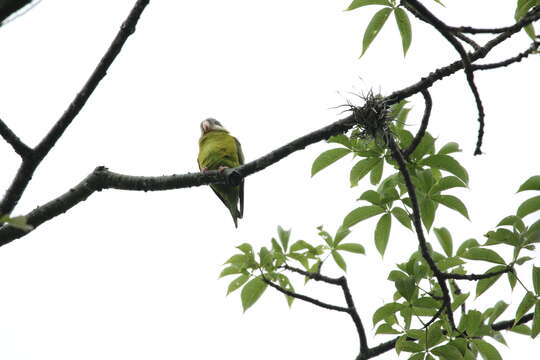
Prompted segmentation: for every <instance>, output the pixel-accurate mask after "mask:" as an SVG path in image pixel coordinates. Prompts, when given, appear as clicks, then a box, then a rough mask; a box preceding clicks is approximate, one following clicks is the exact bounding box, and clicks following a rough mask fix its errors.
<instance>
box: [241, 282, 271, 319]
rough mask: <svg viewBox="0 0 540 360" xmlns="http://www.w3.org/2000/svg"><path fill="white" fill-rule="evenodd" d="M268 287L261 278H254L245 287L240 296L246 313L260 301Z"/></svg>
mask: <svg viewBox="0 0 540 360" xmlns="http://www.w3.org/2000/svg"><path fill="white" fill-rule="evenodd" d="M267 286H268V285H267V284H266V283H265V282H264V281H263V280H262V279H261V278H260V277H256V278H253V279H251V280H250V281H249V282H248V283H247V284H246V285H244V287H243V288H242V292H241V294H240V298H241V299H242V307H243V309H244V312H245V311H246V310H247V309H249V308H250V307H251V306H252V305H253V304H255V303H256V302H257V300H259V298H260V297H261V295H262V294H263V293H264V290H266V287H267Z"/></svg>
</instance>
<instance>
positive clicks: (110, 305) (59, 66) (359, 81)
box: [0, 0, 540, 360]
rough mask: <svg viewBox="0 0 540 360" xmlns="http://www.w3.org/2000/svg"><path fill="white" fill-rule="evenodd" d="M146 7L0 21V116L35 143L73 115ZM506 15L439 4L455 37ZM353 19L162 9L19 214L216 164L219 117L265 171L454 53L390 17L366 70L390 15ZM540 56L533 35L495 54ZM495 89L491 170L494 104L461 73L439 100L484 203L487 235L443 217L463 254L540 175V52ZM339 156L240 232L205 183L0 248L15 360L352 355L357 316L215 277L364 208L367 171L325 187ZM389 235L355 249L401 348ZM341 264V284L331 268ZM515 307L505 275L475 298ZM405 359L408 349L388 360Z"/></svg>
mask: <svg viewBox="0 0 540 360" xmlns="http://www.w3.org/2000/svg"><path fill="white" fill-rule="evenodd" d="M134 3H135V1H134V0H115V1H107V0H94V1H83V0H56V1H52V0H49V1H47V0H45V1H42V2H41V3H40V4H39V5H38V6H36V7H35V8H34V9H33V10H32V11H30V12H28V13H27V14H26V15H24V16H22V17H20V18H18V19H16V20H15V21H13V22H12V23H10V24H8V25H6V26H5V27H2V28H0V46H1V48H2V60H1V62H0V63H1V64H2V66H0V78H1V79H2V81H1V82H0V118H2V119H3V120H4V121H5V122H6V123H7V124H8V125H10V126H11V127H12V129H13V130H14V131H15V132H16V133H17V134H18V135H19V136H20V137H21V138H22V139H23V140H24V141H25V142H27V143H28V144H30V145H34V144H36V143H37V142H38V141H39V140H40V139H41V137H42V136H43V135H44V133H45V132H46V131H48V129H49V128H50V126H51V125H52V124H53V123H54V122H55V121H56V120H57V119H58V118H59V116H60V115H61V114H62V112H63V111H64V110H65V108H66V107H67V105H68V104H69V102H70V101H71V100H72V98H73V97H74V95H75V94H76V92H77V91H78V90H79V89H80V87H81V86H82V84H83V83H84V81H85V80H86V78H87V77H88V75H89V73H90V72H91V71H92V70H93V68H94V67H95V65H96V64H97V62H98V60H99V59H100V57H101V56H102V54H103V53H104V51H105V49H106V48H107V47H108V46H109V44H110V41H111V40H112V38H113V37H114V35H115V34H116V31H117V29H118V27H119V25H120V24H121V22H122V21H123V20H124V18H125V17H126V15H127V14H128V12H129V10H130V8H131V7H132V5H133V4H134ZM424 3H426V4H427V5H431V4H430V2H429V1H424ZM494 3H495V2H493V1H487V0H482V1H480V0H478V1H474V2H471V1H467V0H459V1H458V0H456V1H447V5H448V8H447V9H443V8H442V7H440V6H437V5H436V4H435V5H433V6H431V8H432V9H434V10H435V11H436V13H437V14H438V15H440V16H441V17H442V18H443V19H445V20H447V22H448V23H449V24H453V25H475V26H479V27H481V26H501V25H508V24H510V23H511V22H512V20H513V16H512V15H513V11H514V3H515V2H514V1H498V2H496V5H494ZM347 6H348V2H346V1H308V0H296V1H273V2H267V1H266V2H260V1H253V0H251V1H247V0H245V1H239V0H236V1H214V0H208V1H204V2H203V1H198V2H195V1H189V2H188V1H152V2H151V3H150V5H149V6H148V8H147V10H146V11H145V12H144V13H143V16H142V19H141V21H140V23H139V25H138V29H137V32H136V33H135V34H134V36H133V37H131V38H130V39H129V40H128V43H127V45H126V47H125V49H124V50H123V52H122V53H121V54H120V56H119V57H118V59H117V61H116V62H115V63H114V64H113V66H112V67H111V69H110V71H109V74H108V76H107V77H106V78H105V79H104V81H103V82H102V84H101V85H100V86H99V88H98V89H97V91H96V92H95V94H94V95H93V96H92V97H91V99H90V101H89V102H88V104H87V106H86V107H85V108H84V109H83V111H82V112H81V114H80V115H79V116H78V117H77V118H76V120H75V121H74V123H73V124H72V126H71V127H70V128H69V129H68V131H67V132H66V133H65V135H64V137H63V138H62V139H61V140H60V141H59V142H58V144H57V146H56V147H55V148H54V150H53V151H52V152H51V153H50V154H49V156H48V157H47V158H46V160H45V161H44V162H43V163H42V165H41V166H40V168H39V169H38V171H37V172H36V174H35V176H34V179H33V180H32V182H31V184H30V186H29V188H28V191H27V192H26V193H25V195H24V197H23V199H22V200H21V202H20V204H19V206H18V207H17V209H16V211H15V214H21V213H26V212H28V211H30V210H32V209H33V208H34V207H35V206H37V205H39V204H43V203H44V202H47V201H49V200H50V199H52V198H53V197H56V196H58V195H59V194H61V193H63V192H64V191H66V190H67V189H68V188H69V187H70V186H73V185H75V184H77V183H78V182H79V181H80V180H81V179H82V178H83V177H84V176H86V175H87V174H88V173H89V172H90V171H92V170H93V169H94V168H95V167H96V166H97V165H105V166H107V167H109V168H110V169H111V170H113V171H117V172H121V173H127V174H133V175H162V174H173V173H185V172H193V171H197V165H196V160H195V159H196V156H197V151H198V147H197V140H198V137H199V122H200V121H201V120H203V119H204V118H206V117H209V116H212V117H215V118H217V119H218V120H220V121H221V122H222V123H223V124H224V125H225V126H226V127H227V128H228V129H229V130H230V131H231V133H232V134H233V135H235V136H236V137H237V138H238V139H240V141H241V142H242V145H243V149H244V153H245V156H246V159H247V160H251V159H254V158H257V157H259V156H261V155H263V154H265V153H267V152H269V151H271V150H273V149H275V148H277V147H278V146H281V145H283V144H284V143H285V142H287V141H290V140H292V139H294V138H296V137H298V136H301V135H303V134H305V133H307V132H309V131H312V130H315V129H318V128H320V127H322V126H324V125H327V124H329V123H331V122H333V121H335V120H337V119H338V118H339V115H338V113H337V111H336V110H333V109H331V108H332V107H334V106H337V105H340V104H342V103H344V102H345V101H346V100H347V99H351V100H354V99H355V97H354V96H353V95H350V92H362V91H363V92H366V91H368V90H369V89H375V90H380V91H381V92H382V93H383V94H387V93H390V92H392V91H394V90H396V89H400V88H402V87H404V86H408V85H410V84H412V83H413V82H416V81H417V80H418V79H419V78H420V77H422V76H426V75H427V74H428V73H429V72H431V71H433V70H434V69H435V68H437V67H440V66H442V65H446V64H448V63H449V62H451V61H453V60H455V59H457V56H456V54H455V52H454V50H453V49H452V48H451V46H450V45H448V44H447V43H445V42H444V41H443V40H441V36H440V35H439V34H438V33H436V32H435V31H434V30H432V29H430V28H428V27H427V26H425V25H423V24H420V23H418V21H414V20H413V30H414V35H413V43H412V46H411V48H410V51H409V55H408V56H407V58H406V59H405V60H404V59H403V55H402V51H401V44H400V42H399V39H398V38H397V30H396V27H395V24H394V21H393V19H392V18H390V19H389V23H388V24H387V26H386V28H385V29H383V31H382V32H381V34H380V35H379V38H378V39H376V41H375V43H374V44H373V47H372V48H370V49H369V51H368V52H367V54H366V55H365V56H364V57H363V58H362V59H358V55H359V54H360V52H361V40H362V35H363V31H364V29H365V27H366V25H367V23H368V21H369V19H370V17H371V16H372V14H373V13H374V11H375V7H373V9H364V10H362V11H354V12H343V9H345V8H346V7H347ZM528 45H529V39H528V38H527V37H526V36H525V35H524V34H519V35H517V36H515V37H514V38H513V39H512V41H510V42H509V43H508V45H504V46H503V47H504V49H505V50H498V51H496V52H494V54H493V57H492V58H491V59H492V60H500V59H504V58H506V57H509V56H512V55H515V54H516V53H517V52H519V51H522V50H524V49H525V48H527V47H528ZM476 77H477V83H478V87H479V89H480V92H481V96H482V98H483V100H484V104H485V108H486V123H487V125H486V137H485V145H484V148H483V149H484V151H485V155H483V156H480V157H473V156H472V153H473V150H474V143H475V141H476V133H477V122H476V109H475V107H474V100H473V98H472V95H471V94H470V91H469V90H468V89H467V88H466V86H465V81H464V75H463V74H461V73H460V74H457V75H455V76H453V77H451V78H449V79H448V80H447V81H443V82H439V83H437V84H436V85H435V86H434V87H433V90H432V96H433V101H434V106H433V117H432V120H431V123H430V128H429V131H430V132H431V133H432V134H433V135H434V136H439V138H440V142H446V141H458V142H459V143H460V144H461V146H462V148H463V149H464V152H463V153H462V154H460V155H458V157H459V160H460V161H462V162H463V163H464V164H465V165H466V167H467V168H468V169H469V173H470V176H471V181H470V185H471V186H470V191H466V190H462V191H456V192H454V194H457V195H459V196H460V197H462V198H463V199H465V200H466V201H467V205H468V208H469V213H470V214H471V219H472V223H469V222H467V221H466V220H464V219H463V218H462V217H460V216H459V215H456V214H454V213H452V212H445V211H444V210H442V211H441V217H440V218H439V219H438V220H437V221H436V223H435V226H446V227H448V228H449V229H450V230H451V232H452V234H453V236H454V239H455V241H463V240H465V239H467V238H470V237H476V238H477V239H478V240H483V239H482V234H484V233H485V232H487V231H488V230H491V229H492V228H493V227H494V226H495V225H496V223H497V222H498V221H499V220H500V219H501V218H502V217H504V216H506V215H508V214H511V213H513V212H514V211H515V209H516V206H517V205H518V204H519V203H520V201H523V200H524V199H526V198H527V196H528V195H529V196H530V194H519V195H515V194H514V193H515V191H516V190H517V187H518V186H519V184H521V183H522V182H523V181H524V180H525V179H527V178H528V177H529V176H531V175H535V174H540V163H539V162H538V145H537V139H538V134H539V131H540V126H539V125H538V111H537V110H536V104H537V101H538V98H537V94H538V91H537V90H538V89H537V87H538V81H537V80H538V58H533V59H528V60H526V61H524V62H523V63H520V64H517V65H514V66H512V68H511V69H508V70H504V69H503V70H496V71H492V72H489V73H477V74H476ZM535 85H536V87H535ZM413 100H414V102H413V105H414V106H415V108H414V110H413V112H412V115H411V118H410V119H411V120H410V122H411V123H413V124H418V123H419V119H420V116H421V113H422V110H423V105H422V101H421V98H419V97H415V98H414V99H413ZM328 148H330V146H329V145H326V144H318V145H315V146H312V147H310V148H308V149H306V150H304V151H301V152H297V153H295V154H293V155H292V156H290V157H288V158H286V159H285V160H283V161H282V162H280V163H278V164H276V165H274V166H272V167H271V168H269V169H267V170H265V171H264V172H261V173H258V174H255V175H253V176H251V177H249V178H248V179H247V181H246V206H245V217H244V219H243V220H241V222H240V225H239V228H238V229H237V230H235V229H234V226H233V224H232V221H231V219H230V216H229V214H228V212H227V210H226V209H225V208H224V207H223V206H222V204H221V203H220V202H219V200H218V199H217V198H216V197H215V195H214V194H213V193H212V192H211V191H210V189H208V188H207V187H200V188H193V189H183V190H177V191H169V192H161V193H136V192H120V191H104V192H102V193H99V194H95V195H93V196H92V197H91V198H90V199H89V200H88V201H86V202H85V203H82V204H79V205H78V206H77V207H76V208H74V209H72V210H71V211H69V212H68V213H67V214H64V215H62V216H59V217H57V218H56V219H54V220H53V221H50V222H48V223H46V224H44V225H43V226H42V227H40V228H39V229H37V230H36V231H35V232H34V233H32V234H30V235H28V236H26V237H25V238H23V239H20V240H17V241H15V242H13V243H12V244H10V245H8V246H5V247H3V248H1V249H0V274H1V275H0V358H2V359H10V360H38V359H39V360H48V359H55V360H64V359H66V360H67V359H70V360H71V359H78V360H85V359H102V360H108V359H131V360H137V359H150V358H151V359H160V360H167V359H179V358H186V357H188V358H193V359H198V358H216V357H219V358H222V359H230V358H235V359H253V358H257V359H261V360H266V359H275V358H281V359H300V358H306V359H328V358H333V359H352V358H354V356H355V355H356V352H357V349H358V343H357V335H356V333H355V331H354V327H353V324H352V322H351V321H350V319H349V318H348V317H347V316H345V315H343V314H339V313H334V312H330V311H325V310H322V309H318V308H315V307H313V306H312V305H310V304H305V303H300V302H295V304H294V305H293V307H292V309H288V308H287V306H286V303H285V301H284V299H283V296H282V295H281V294H277V293H275V292H274V291H272V289H268V290H267V292H266V293H265V294H264V296H263V298H262V299H261V300H260V302H259V303H257V304H256V305H255V306H254V307H253V308H252V309H250V310H249V311H248V312H247V313H245V314H243V313H242V309H241V305H240V300H239V293H234V294H232V295H230V296H229V297H225V290H226V287H227V285H228V282H229V280H230V279H226V280H220V281H218V280H217V276H218V274H219V272H220V270H221V266H220V264H222V263H223V262H224V261H225V260H226V259H227V258H228V257H229V256H230V255H232V254H233V253H234V247H235V246H237V245H239V244H241V243H242V242H246V241H248V242H251V243H253V244H254V245H256V246H263V245H267V244H269V240H270V238H271V237H272V236H275V229H276V226H277V225H282V226H283V227H285V228H290V227H292V228H293V233H292V238H293V239H294V240H297V239H300V238H302V239H309V240H313V239H314V238H315V236H316V230H315V227H316V226H318V225H321V224H324V225H325V227H326V228H327V229H328V230H329V231H331V232H334V231H335V229H336V228H337V226H338V225H339V224H340V223H341V221H342V219H343V217H344V216H345V215H346V214H347V213H348V212H349V211H350V210H352V209H353V208H354V207H355V206H358V205H357V204H356V202H355V199H356V198H357V197H358V196H359V194H360V193H361V192H363V191H364V190H366V189H368V188H369V184H368V183H366V182H362V183H361V184H360V185H359V187H357V188H353V189H350V188H349V184H348V171H349V170H350V167H351V166H352V164H353V162H352V160H351V159H349V158H347V159H345V160H341V161H340V163H338V164H339V165H338V164H336V165H333V166H332V167H331V168H329V169H327V170H326V171H324V172H322V173H320V174H319V175H317V176H316V177H314V178H313V179H311V178H310V176H309V170H310V167H311V163H312V161H313V159H315V157H316V156H317V155H318V154H319V153H320V152H321V151H323V150H326V149H328ZM0 156H1V157H0V159H1V160H2V175H1V176H0V188H5V187H6V186H7V185H8V184H9V182H10V181H11V178H12V176H13V174H14V172H15V171H16V169H17V166H18V158H17V156H16V155H15V154H13V153H12V152H11V149H10V148H9V146H7V145H6V144H5V143H4V142H1V141H0ZM531 217H533V216H531ZM530 222H532V221H530ZM374 224H375V222H374V221H371V222H366V224H363V225H359V226H357V227H355V228H354V232H353V234H352V235H350V238H351V240H354V241H358V242H360V243H362V244H364V246H366V249H367V252H368V256H359V255H354V256H349V257H347V260H348V265H349V272H348V277H349V282H350V285H351V288H352V291H353V296H354V297H355V300H356V303H357V307H358V308H359V312H360V315H361V316H362V319H363V320H364V323H365V325H366V328H367V330H368V332H369V344H370V345H371V346H374V345H375V344H378V343H380V342H383V341H386V340H388V339H390V338H389V337H385V336H377V337H375V338H374V337H373V335H372V334H373V333H374V330H373V331H372V329H371V320H370V319H371V315H372V313H373V312H374V311H375V309H377V308H378V307H379V306H381V305H382V304H383V303H384V302H386V301H390V299H391V296H392V293H393V284H392V283H389V282H387V281H385V279H386V277H387V275H388V272H389V271H390V270H392V269H393V268H394V265H395V263H397V262H402V261H404V260H405V259H406V257H405V255H406V254H408V252H410V251H411V250H412V249H414V247H415V245H416V241H415V238H414V235H413V234H412V233H410V232H401V231H394V232H393V233H392V237H391V239H390V244H389V249H388V251H387V255H386V256H385V258H384V261H381V258H380V256H379V255H378V253H377V251H376V249H375V247H374V245H373V240H372V238H373V226H374ZM394 228H395V229H397V228H398V226H394ZM536 261H537V264H540V263H538V260H536ZM480 269H486V267H482V268H480ZM326 270H328V271H330V275H338V274H339V272H338V271H337V269H335V268H332V267H331V266H328V267H327V269H326ZM527 271H529V270H528V268H527ZM523 277H524V278H526V279H528V278H529V276H528V275H525V274H524V276H523ZM298 280H299V281H298V282H297V283H296V287H297V289H298V290H301V291H302V292H303V293H306V294H310V295H313V296H319V297H321V298H323V299H325V300H326V301H329V302H334V303H337V304H341V303H342V301H343V300H342V299H341V297H340V294H339V293H338V292H337V291H336V290H335V289H327V288H326V287H324V286H321V285H320V284H311V283H310V284H308V286H307V287H305V288H303V287H302V286H301V283H302V279H298ZM514 295H515V296H514V297H512V294H511V293H510V290H509V288H508V286H507V285H506V283H504V282H503V281H501V285H500V286H499V289H498V290H497V289H495V290H493V289H492V290H489V292H488V293H486V295H484V296H483V297H481V298H480V301H479V302H478V305H477V306H479V307H481V306H484V305H488V304H493V303H494V302H495V301H496V299H497V298H501V299H504V300H505V301H507V302H513V304H514V305H516V302H518V303H519V301H520V299H521V296H522V295H523V293H522V289H519V288H516V291H515V294H514ZM473 307H474V305H473ZM513 311H514V310H512V311H509V312H508V313H505V314H504V315H503V316H502V317H501V319H508V318H511V317H513ZM507 340H508V342H509V345H510V348H509V349H508V348H505V347H504V346H498V348H499V349H500V350H501V352H502V353H503V354H504V355H506V358H508V359H513V358H520V359H533V358H534V359H536V358H537V355H533V354H534V352H535V351H536V353H538V351H540V346H539V343H538V341H536V342H533V341H531V340H530V339H529V338H525V337H522V336H512V335H508V336H507ZM395 357H396V355H395V352H389V353H387V354H386V355H385V356H383V357H381V359H393V358H395ZM401 358H406V356H402V357H401Z"/></svg>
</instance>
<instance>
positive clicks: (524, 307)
mask: <svg viewBox="0 0 540 360" xmlns="http://www.w3.org/2000/svg"><path fill="white" fill-rule="evenodd" d="M535 302H536V298H535V296H534V294H533V293H532V292H530V291H527V293H526V294H525V296H524V297H523V299H522V300H521V302H520V303H519V306H518V308H517V310H516V317H515V319H514V325H515V324H517V323H518V322H519V320H521V318H522V317H523V315H525V314H526V313H527V311H529V309H530V308H532V307H533V305H534V303H535Z"/></svg>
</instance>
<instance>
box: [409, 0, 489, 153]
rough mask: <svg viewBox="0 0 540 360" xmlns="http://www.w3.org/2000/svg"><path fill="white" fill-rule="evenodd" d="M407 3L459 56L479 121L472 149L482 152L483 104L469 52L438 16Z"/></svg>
mask: <svg viewBox="0 0 540 360" xmlns="http://www.w3.org/2000/svg"><path fill="white" fill-rule="evenodd" d="M405 1H406V2H407V3H409V4H410V5H411V6H413V7H414V8H415V9H416V10H417V11H418V13H419V14H420V15H421V16H422V18H424V19H425V20H426V21H427V22H429V23H430V24H431V25H432V26H433V27H434V28H435V29H437V31H438V32H439V33H441V35H442V36H443V37H444V38H445V39H446V40H447V41H448V42H449V43H450V44H451V45H452V46H453V47H454V49H456V51H457V52H458V53H459V55H460V56H461V61H462V62H463V70H464V71H465V75H466V77H467V83H468V84H469V88H470V89H471V91H472V93H473V95H474V100H475V102H476V107H477V109H478V122H479V123H480V128H479V130H478V141H477V143H476V149H475V151H474V154H475V155H480V154H482V151H481V147H482V140H483V137H484V117H485V114H484V106H483V104H482V100H481V99H480V93H479V92H478V88H477V87H476V84H475V82H474V72H473V69H472V67H471V59H470V58H469V54H467V52H466V51H465V49H464V48H463V46H462V45H461V43H460V42H459V41H458V40H457V39H456V38H455V36H454V35H453V34H452V32H451V31H450V30H448V26H447V25H446V24H445V23H444V22H442V21H441V20H440V19H439V18H437V17H436V16H435V15H433V14H432V13H431V12H430V11H429V10H428V9H427V8H426V7H425V6H424V5H422V4H421V3H420V2H418V1H417V0H405Z"/></svg>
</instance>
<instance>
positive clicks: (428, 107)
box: [403, 89, 433, 159]
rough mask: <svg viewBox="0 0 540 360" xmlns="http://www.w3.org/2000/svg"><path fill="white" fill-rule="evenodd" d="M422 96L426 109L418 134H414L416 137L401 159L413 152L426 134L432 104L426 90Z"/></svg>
mask: <svg viewBox="0 0 540 360" xmlns="http://www.w3.org/2000/svg"><path fill="white" fill-rule="evenodd" d="M422 95H423V96H424V101H425V103H426V107H425V109H424V116H423V117H422V123H421V124H420V129H418V132H417V133H416V136H415V137H414V139H413V141H412V142H411V145H409V147H408V148H407V149H405V150H404V151H403V157H404V158H406V159H407V158H408V157H409V155H411V154H412V153H413V152H414V150H415V149H416V147H417V146H418V144H420V141H422V138H423V137H424V135H425V133H426V129H427V126H428V123H429V117H430V116H431V107H432V105H433V102H432V101H431V95H429V92H428V91H427V89H423V90H422Z"/></svg>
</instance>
